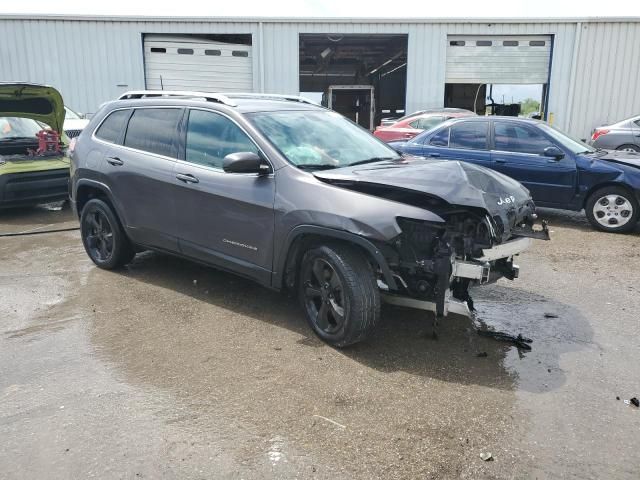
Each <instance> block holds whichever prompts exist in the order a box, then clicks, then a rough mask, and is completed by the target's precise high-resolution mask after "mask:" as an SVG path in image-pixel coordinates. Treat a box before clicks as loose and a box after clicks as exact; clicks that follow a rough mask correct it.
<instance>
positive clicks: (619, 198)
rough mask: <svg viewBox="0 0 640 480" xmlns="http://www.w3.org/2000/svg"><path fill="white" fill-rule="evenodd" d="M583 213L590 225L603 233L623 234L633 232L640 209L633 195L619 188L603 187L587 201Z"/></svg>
mask: <svg viewBox="0 0 640 480" xmlns="http://www.w3.org/2000/svg"><path fill="white" fill-rule="evenodd" d="M585 212H586V214H587V218H588V219H589V222H591V225H593V226H594V227H596V228H597V229H598V230H602V231H603V232H612V233H623V232H629V231H631V230H633V228H634V227H635V225H636V223H637V222H638V215H639V214H640V208H638V201H637V200H636V198H635V197H634V196H633V194H632V193H631V192H629V191H627V190H625V189H624V188H621V187H614V186H611V187H603V188H600V189H598V190H596V191H595V192H593V193H592V194H591V196H590V197H589V198H588V199H587V204H586V206H585Z"/></svg>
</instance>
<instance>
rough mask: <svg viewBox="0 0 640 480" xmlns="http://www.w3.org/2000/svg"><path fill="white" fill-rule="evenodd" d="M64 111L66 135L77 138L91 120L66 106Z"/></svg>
mask: <svg viewBox="0 0 640 480" xmlns="http://www.w3.org/2000/svg"><path fill="white" fill-rule="evenodd" d="M64 111H65V116H64V126H63V128H64V133H66V134H67V137H69V138H73V137H77V136H78V135H80V132H81V131H82V129H83V128H84V127H86V126H87V124H88V123H89V120H88V119H86V118H84V115H82V114H80V113H76V112H74V111H73V110H71V109H70V108H69V107H67V106H66V105H65V107H64Z"/></svg>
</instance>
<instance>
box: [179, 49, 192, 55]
mask: <svg viewBox="0 0 640 480" xmlns="http://www.w3.org/2000/svg"><path fill="white" fill-rule="evenodd" d="M178 54H179V55H193V48H179V49H178Z"/></svg>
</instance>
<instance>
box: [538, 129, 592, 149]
mask: <svg viewBox="0 0 640 480" xmlns="http://www.w3.org/2000/svg"><path fill="white" fill-rule="evenodd" d="M539 126H540V128H541V129H542V130H543V131H544V132H545V133H547V134H548V135H550V136H551V137H552V138H553V139H554V140H556V141H557V142H558V143H560V144H562V146H563V147H565V148H567V149H568V150H570V151H571V153H574V154H576V153H595V152H597V151H598V150H597V149H595V148H593V147H590V146H589V145H587V144H586V143H584V142H581V141H580V140H576V139H574V138H571V137H569V136H567V135H566V134H564V133H562V132H561V131H560V130H558V129H557V128H555V127H552V126H551V125H548V124H546V123H540V124H539Z"/></svg>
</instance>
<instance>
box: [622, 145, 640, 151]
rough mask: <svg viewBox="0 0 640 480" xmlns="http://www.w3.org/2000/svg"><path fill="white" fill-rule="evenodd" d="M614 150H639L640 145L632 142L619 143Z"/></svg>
mask: <svg viewBox="0 0 640 480" xmlns="http://www.w3.org/2000/svg"><path fill="white" fill-rule="evenodd" d="M616 150H622V151H623V152H640V147H639V146H638V145H634V144H632V143H627V144H625V145H620V146H619V147H618V148H616Z"/></svg>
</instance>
